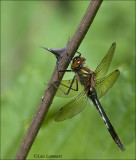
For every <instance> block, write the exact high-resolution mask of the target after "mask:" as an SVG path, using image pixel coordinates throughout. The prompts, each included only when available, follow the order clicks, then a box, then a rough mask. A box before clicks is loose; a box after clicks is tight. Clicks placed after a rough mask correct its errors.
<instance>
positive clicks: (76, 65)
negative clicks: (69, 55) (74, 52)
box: [72, 57, 86, 69]
mask: <svg viewBox="0 0 136 160" xmlns="http://www.w3.org/2000/svg"><path fill="white" fill-rule="evenodd" d="M85 60H86V59H85V58H83V57H75V58H74V59H73V63H72V69H77V68H78V69H79V68H80V67H82V65H83V64H84V63H85Z"/></svg>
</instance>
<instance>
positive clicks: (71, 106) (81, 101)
mask: <svg viewBox="0 0 136 160" xmlns="http://www.w3.org/2000/svg"><path fill="white" fill-rule="evenodd" d="M87 99H88V97H87V95H86V92H85V91H83V92H81V93H80V94H79V95H78V96H77V97H75V98H74V99H73V100H72V101H71V102H69V103H68V104H66V105H65V106H64V107H62V108H61V109H60V110H59V112H58V114H57V115H56V117H55V121H64V120H66V119H69V118H72V117H74V116H75V115H77V114H78V113H80V112H81V111H82V110H83V109H84V108H85V106H86V103H87Z"/></svg>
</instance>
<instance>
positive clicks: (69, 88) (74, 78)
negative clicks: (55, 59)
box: [53, 76, 78, 95]
mask: <svg viewBox="0 0 136 160" xmlns="http://www.w3.org/2000/svg"><path fill="white" fill-rule="evenodd" d="M75 80H76V88H75V89H74V88H72V86H73V83H74V81H75ZM61 85H62V86H65V87H66V88H68V91H67V92H64V91H63V90H62V89H60V88H59V87H57V86H56V85H55V84H54V83H53V86H54V87H56V88H57V89H58V90H60V91H61V92H62V93H64V94H65V95H68V94H69V92H70V90H74V91H78V80H77V78H76V76H74V77H73V79H72V82H71V84H70V86H67V85H64V84H63V83H61Z"/></svg>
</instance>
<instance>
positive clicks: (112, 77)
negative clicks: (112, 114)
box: [96, 70, 120, 98]
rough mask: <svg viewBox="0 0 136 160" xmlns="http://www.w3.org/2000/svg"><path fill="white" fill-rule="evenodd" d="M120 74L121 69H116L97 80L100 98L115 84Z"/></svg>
mask: <svg viewBox="0 0 136 160" xmlns="http://www.w3.org/2000/svg"><path fill="white" fill-rule="evenodd" d="M119 75H120V72H119V70H115V71H113V72H112V73H110V74H109V75H108V76H106V77H104V78H102V79H100V80H97V81H96V83H97V84H96V91H97V95H98V98H101V97H102V96H104V95H105V94H106V93H107V91H108V90H109V89H110V88H111V87H112V86H113V85H114V83H115V82H116V80H117V79H118V77H119Z"/></svg>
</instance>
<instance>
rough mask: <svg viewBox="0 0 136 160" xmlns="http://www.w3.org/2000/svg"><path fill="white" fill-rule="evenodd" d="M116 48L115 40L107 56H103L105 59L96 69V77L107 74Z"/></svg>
mask: <svg viewBox="0 0 136 160" xmlns="http://www.w3.org/2000/svg"><path fill="white" fill-rule="evenodd" d="M115 48H116V43H115V42H114V43H113V44H112V46H111V47H110V49H109V51H108V53H107V54H106V56H105V57H104V58H103V60H102V61H101V63H100V64H99V65H98V67H97V68H96V70H95V74H96V79H100V78H102V77H104V76H105V75H106V73H107V71H108V69H109V66H110V63H111V60H112V57H113V54H114V51H115Z"/></svg>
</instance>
